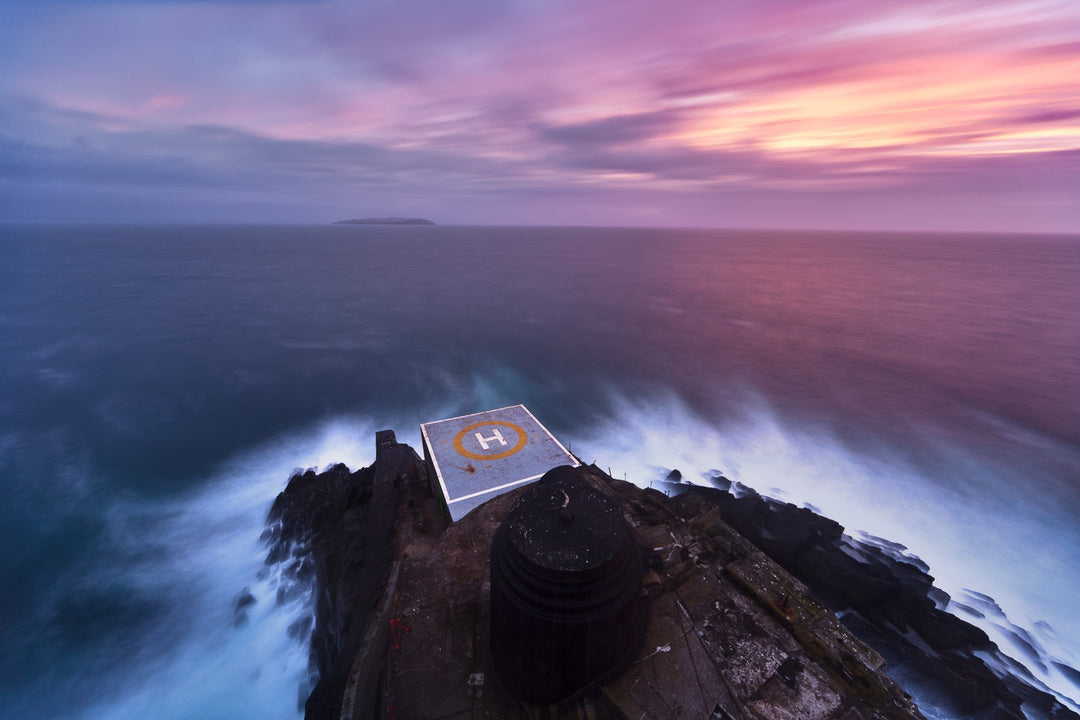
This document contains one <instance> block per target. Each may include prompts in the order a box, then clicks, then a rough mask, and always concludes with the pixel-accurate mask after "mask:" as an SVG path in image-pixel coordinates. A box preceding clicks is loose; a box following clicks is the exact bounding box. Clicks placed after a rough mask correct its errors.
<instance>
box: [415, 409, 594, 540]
mask: <svg viewBox="0 0 1080 720" xmlns="http://www.w3.org/2000/svg"><path fill="white" fill-rule="evenodd" d="M420 433H421V435H422V436H423V439H424V455H425V457H426V458H428V459H429V460H430V461H431V464H432V466H433V467H434V469H435V475H436V477H437V479H438V482H439V485H440V488H441V490H442V494H443V499H445V500H446V507H447V508H448V509H449V511H450V518H451V520H453V521H454V522H457V521H458V520H460V519H461V518H462V517H464V516H465V514H466V513H468V512H469V511H470V510H472V509H473V508H475V507H477V506H478V505H480V504H482V503H485V502H487V501H488V500H490V499H491V498H493V497H495V496H496V495H499V494H500V493H504V492H506V491H507V490H510V489H512V488H515V487H518V486H520V485H524V484H525V483H528V482H532V481H533V480H538V479H540V477H541V476H542V475H543V474H544V473H546V472H547V471H548V470H550V469H551V468H553V467H557V466H559V465H575V466H576V465H580V464H581V463H579V462H578V461H577V459H576V458H575V457H574V456H573V455H571V454H570V453H569V452H568V451H567V449H566V448H564V447H563V446H562V444H561V443H560V442H559V441H558V440H556V439H555V437H554V436H553V435H552V434H551V433H550V432H548V429H547V428H545V427H544V426H543V425H541V424H540V422H539V421H538V420H537V419H536V418H535V417H533V414H532V413H531V412H529V411H528V409H526V407H525V406H524V405H513V406H511V407H505V408H499V409H498V410H488V411H486V412H481V413H474V414H472V415H462V416H461V417H455V418H449V419H447V420H436V421H435V422H429V423H424V424H423V425H421V426H420Z"/></svg>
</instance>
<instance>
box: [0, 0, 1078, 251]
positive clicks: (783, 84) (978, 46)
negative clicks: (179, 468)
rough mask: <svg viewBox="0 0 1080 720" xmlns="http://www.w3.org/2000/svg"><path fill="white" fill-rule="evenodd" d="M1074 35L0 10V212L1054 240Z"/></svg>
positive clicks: (587, 4) (708, 10) (632, 19)
mask: <svg viewBox="0 0 1080 720" xmlns="http://www.w3.org/2000/svg"><path fill="white" fill-rule="evenodd" d="M1078 8H1080V6H1077V5H1076V4H1075V3H1071V2H1057V1H1052V0H1048V1H1042V0H1039V1H1007V0H1003V1H1000V2H992V3H978V4H976V3H974V2H964V1H959V0H958V1H955V2H910V3H883V4H872V5H868V4H866V3H858V2H844V1H840V2H832V3H821V4H817V3H815V4H806V5H794V6H793V5H791V4H789V3H782V2H767V3H749V2H747V3H741V2H740V3H723V4H696V5H694V6H687V7H685V8H679V9H673V8H671V7H670V6H667V5H664V4H662V3H658V2H652V1H646V0H633V1H631V2H621V3H615V2H610V1H608V0H583V1H581V2H568V1H565V2H564V1H563V0H536V1H534V2H522V3H505V2H503V3H496V2H494V1H493V0H467V1H465V2H460V3H452V4H448V5H447V6H437V5H435V4H433V3H428V2H421V1H419V0H408V1H405V2H389V1H377V2H366V3H360V4H357V3H350V2H339V1H336V0H326V1H324V2H306V1H303V0H293V1H278V2H259V1H257V0H251V1H247V2H241V1H238V0H234V1H231V2H230V1H227V0H220V1H218V2H184V1H182V0H177V1H175V2H170V3H150V2H132V1H129V2H110V1H108V0H99V1H91V0H85V1H82V2H76V1H75V0H46V1H45V2H41V3H29V2H26V3H23V2H11V1H10V0H8V1H7V2H2V1H0V62H3V64H4V66H5V67H6V68H11V69H13V70H11V71H6V72H5V73H4V74H3V75H2V77H0V203H3V205H0V212H2V214H3V215H4V216H7V217H10V218H12V219H37V220H41V219H68V220H93V219H110V220H120V219H125V218H124V217H123V216H124V214H125V212H126V210H125V209H124V208H126V207H128V206H130V205H131V204H133V203H134V204H137V205H138V206H139V207H140V208H142V210H141V211H140V212H143V213H145V214H146V218H145V219H178V218H175V217H171V215H175V214H177V213H180V214H184V215H186V216H189V217H193V218H204V219H208V220H210V219H230V220H245V219H252V220H256V219H259V217H260V216H262V213H263V212H265V211H267V210H270V211H271V214H272V215H274V217H275V219H279V220H296V221H322V220H329V219H333V218H334V217H336V216H337V215H341V214H346V215H351V214H355V213H358V212H365V211H366V212H369V213H375V214H384V213H386V212H390V211H395V212H396V211H400V212H409V213H414V214H415V213H420V214H424V213H426V214H433V215H437V216H439V217H440V218H441V219H444V220H445V221H447V222H462V223H469V222H489V221H490V222H523V223H530V222H536V221H538V218H543V219H544V221H545V222H562V223H587V224H591V223H598V222H599V223H617V224H622V223H627V222H630V223H632V224H633V223H638V222H657V221H658V218H657V214H656V208H663V207H665V206H667V207H669V208H670V209H669V211H667V212H664V211H661V212H660V220H662V219H663V218H664V217H665V216H667V217H669V219H670V220H671V221H673V222H680V223H689V224H706V225H710V224H718V225H751V226H754V225H761V224H763V223H764V224H768V223H776V222H780V223H781V224H783V225H785V226H792V227H801V226H822V225H824V226H828V227H866V225H867V223H866V221H865V219H861V218H859V216H858V214H857V213H856V214H852V213H851V212H849V210H850V198H849V197H848V196H846V195H845V193H847V192H850V191H853V190H858V191H859V192H862V193H864V196H863V197H861V200H860V202H863V203H869V205H875V204H880V203H884V204H886V205H888V206H889V207H901V206H902V207H904V208H907V209H908V210H909V211H915V210H919V213H918V216H919V217H920V218H921V220H920V223H921V225H920V227H919V228H913V229H966V228H967V229H978V228H980V227H983V226H984V225H986V224H987V223H989V225H990V226H992V227H994V228H1002V227H1004V228H1013V229H1031V230H1043V231H1059V232H1060V231H1066V232H1067V231H1078V230H1080V209H1078V207H1077V201H1076V200H1071V199H1069V197H1070V196H1080V192H1077V190H1080V187H1078V185H1080V181H1078V176H1080V170H1078V167H1080V82H1078V81H1077V78H1080V9H1078ZM1021 157H1022V158H1024V161H1023V163H1021V164H1017V162H1016V161H1015V159H1017V158H1021ZM943 163H944V165H943ZM989 176H992V177H996V178H999V179H1000V182H999V183H998V184H997V185H995V186H993V187H991V185H993V183H988V182H987V180H986V178H987V177H989ZM255 178H257V181H258V182H257V185H258V188H256V187H254V186H253V184H252V183H253V180H254V179H255ZM583 187H587V188H589V190H588V192H585V191H583V190H582V188H583ZM214 188H217V190H218V191H219V192H218V194H217V195H216V197H215V200H214V202H213V203H212V204H211V205H207V203H206V197H207V194H208V192H210V191H213V190H214ZM359 188H362V189H363V194H362V195H357V192H358V189H359ZM1070 191H1072V192H1070ZM792 192H795V193H807V192H814V193H815V201H814V207H815V208H816V209H815V211H814V213H812V214H807V213H806V212H804V211H802V210H800V209H799V208H800V207H802V205H804V204H805V203H804V202H803V200H801V199H800V198H799V197H795V196H791V195H789V194H788V193H792ZM866 192H870V193H871V194H870V195H865V193H866ZM628 193H629V194H628ZM211 194H212V193H211ZM736 196H738V197H741V198H744V199H745V198H746V197H748V196H753V197H754V198H756V200H757V201H758V204H759V205H760V204H767V205H769V206H770V207H775V208H778V209H779V210H780V212H770V213H768V214H767V217H766V216H763V215H760V214H755V213H752V212H750V211H748V210H746V209H745V208H746V207H747V204H746V203H745V202H742V201H740V200H738V199H737V197H736ZM926 196H929V197H932V198H934V201H933V203H932V205H933V206H934V209H933V211H932V212H931V211H930V208H929V206H927V205H924V204H923V203H924V198H925V197H926ZM166 197H167V198H168V201H167V202H165V200H164V198H166ZM946 197H953V199H954V201H955V202H954V203H952V204H948V203H946V204H942V202H941V201H942V200H943V199H944V198H946ZM125 198H126V199H125ZM620 198H621V199H620ZM1033 200H1037V201H1039V202H1040V203H1042V204H1043V205H1044V206H1045V207H1047V208H1049V209H1048V210H1047V211H1046V212H1045V213H1044V214H1042V215H1040V216H1038V217H1036V216H1033V215H1032V214H1031V212H1030V210H1028V209H1025V210H1024V211H1023V212H1022V213H1012V214H1010V211H1009V209H1008V208H1010V207H1013V208H1015V207H1024V208H1030V203H1031V202H1032V201H1033ZM643 201H645V202H643ZM230 203H232V208H233V209H232V210H227V208H228V207H229V205H230ZM601 205H602V206H603V207H604V208H607V209H606V210H604V211H603V212H600V211H599V210H598V209H597V208H599V207H600V206H601ZM646 205H647V206H649V207H650V208H651V209H650V210H649V212H648V213H645V212H644V211H642V216H641V217H640V218H636V217H635V215H634V213H635V212H637V211H636V210H635V208H638V207H645V206H646ZM76 206H78V207H84V208H86V209H84V210H82V211H78V212H76V211H74V210H72V208H74V207H76ZM620 206H624V207H625V210H621V209H619V208H620ZM57 207H63V208H67V209H66V210H65V211H64V212H58V211H57V210H56V208H57ZM89 208H96V210H94V211H92V212H91V211H90V210H89ZM154 208H156V209H154ZM987 208H989V213H990V215H987ZM556 212H557V215H555V214H553V213H556ZM909 214H912V213H909ZM54 215H55V217H54ZM249 216H250V217H249ZM990 216H993V219H992V220H990V219H989V218H990ZM875 217H879V216H877V215H875ZM129 219H138V218H129ZM882 222H883V223H884V226H889V224H890V223H889V221H887V220H884V221H882Z"/></svg>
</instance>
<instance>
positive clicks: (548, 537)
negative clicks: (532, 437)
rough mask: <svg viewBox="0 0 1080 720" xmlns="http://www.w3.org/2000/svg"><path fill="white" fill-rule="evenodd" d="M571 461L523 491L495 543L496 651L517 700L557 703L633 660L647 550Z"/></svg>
mask: <svg viewBox="0 0 1080 720" xmlns="http://www.w3.org/2000/svg"><path fill="white" fill-rule="evenodd" d="M582 472H583V471H582V469H581V468H572V467H570V466H568V465H564V466H561V467H557V468H555V469H554V470H551V471H549V472H548V473H547V474H546V475H544V477H543V478H541V479H540V480H539V481H538V482H537V483H536V484H534V485H532V486H531V487H530V488H529V490H528V491H527V492H526V493H525V495H524V496H522V497H521V498H520V499H519V500H518V501H517V502H516V503H515V504H514V506H513V508H512V509H511V510H510V514H509V517H508V518H507V520H506V522H504V523H503V524H502V525H501V526H500V527H499V529H498V530H497V531H496V533H495V538H494V540H493V541H492V545H491V650H492V658H493V661H494V664H495V671H496V673H497V675H498V677H499V680H500V681H501V683H502V685H503V687H504V688H505V689H506V690H507V691H508V692H509V693H510V694H511V695H513V696H514V697H516V698H518V699H520V700H523V701H525V702H528V703H532V704H536V705H550V704H554V703H557V702H559V701H561V700H564V699H566V698H567V697H569V696H571V695H573V694H574V693H576V692H578V691H579V690H582V689H583V688H585V687H586V686H587V685H589V684H590V683H592V682H593V681H595V680H597V679H601V678H605V677H612V676H614V675H615V674H616V673H617V672H619V671H621V670H622V669H624V668H625V666H626V665H627V664H628V663H629V662H630V661H631V660H632V658H633V657H634V654H635V653H636V651H637V649H638V647H639V646H640V644H641V638H642V635H643V632H644V611H645V606H644V601H643V599H642V597H641V576H642V568H643V563H642V555H641V550H640V548H639V547H638V545H637V543H636V542H635V541H634V537H633V535H632V533H631V532H630V530H629V529H628V528H627V526H626V522H625V520H624V519H623V516H622V512H621V511H620V510H619V508H618V506H617V505H616V504H615V503H614V502H613V501H612V500H611V499H610V498H608V497H607V496H606V495H604V494H603V493H601V492H600V491H599V490H596V489H595V488H593V487H592V486H591V485H589V484H588V483H587V482H586V481H585V480H583V479H582V477H581V476H582Z"/></svg>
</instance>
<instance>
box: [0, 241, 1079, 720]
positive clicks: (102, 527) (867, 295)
mask: <svg viewBox="0 0 1080 720" xmlns="http://www.w3.org/2000/svg"><path fill="white" fill-rule="evenodd" d="M517 403H524V404H526V405H527V406H528V407H529V408H530V409H531V410H532V411H533V413H534V414H535V415H536V416H537V417H538V418H539V419H540V420H541V422H543V423H544V424H545V425H546V426H547V427H549V428H550V429H551V430H552V431H553V432H554V433H555V435H556V436H557V437H558V438H559V439H560V440H561V441H562V442H563V443H564V444H566V445H568V446H570V448H571V449H572V450H573V452H575V453H576V454H578V455H579V456H581V457H582V458H583V459H584V460H585V461H586V462H593V461H595V462H596V463H597V464H598V465H600V466H601V467H603V468H604V469H610V472H611V473H612V474H613V475H614V476H616V477H619V478H623V477H625V478H626V479H628V480H631V481H633V482H636V483H638V484H640V485H643V486H648V485H649V484H650V483H653V482H656V481H658V480H660V479H662V478H663V477H664V476H665V475H666V473H667V472H668V471H669V470H670V469H674V468H678V469H679V470H680V471H681V472H682V473H683V476H684V477H686V478H688V479H691V480H695V481H701V482H706V477H707V475H708V474H709V473H710V472H712V471H717V470H719V471H722V472H723V473H724V474H726V475H727V476H728V477H730V478H732V479H736V480H739V481H741V482H743V483H745V484H747V485H750V486H752V487H754V488H756V489H758V490H759V491H761V492H763V493H765V494H768V495H772V496H774V497H778V498H781V499H784V500H788V501H791V502H795V503H796V504H800V505H803V504H806V505H810V506H812V507H815V508H817V509H819V510H820V511H821V512H822V513H824V514H825V515H828V516H830V517H833V518H835V519H837V520H838V521H840V522H841V523H842V524H844V525H845V526H846V528H847V531H848V533H849V534H852V535H854V536H859V534H860V533H869V534H872V535H874V536H878V537H882V538H886V539H888V540H890V541H894V542H897V543H901V544H903V545H905V546H906V547H907V552H908V553H909V554H911V555H914V556H918V557H919V558H921V559H922V560H924V561H925V562H927V563H928V564H929V566H930V571H931V573H932V574H933V575H934V577H935V578H936V584H937V585H938V586H939V587H941V588H943V589H944V590H946V591H947V592H949V593H950V594H951V595H952V596H953V598H954V600H955V601H956V602H955V603H954V604H953V605H952V606H950V609H951V610H953V611H954V612H956V613H957V614H958V615H960V616H961V617H964V618H965V619H968V620H972V621H975V622H977V623H978V624H979V625H980V626H981V627H983V628H984V629H986V630H987V631H988V632H989V633H990V634H991V637H992V638H993V639H994V640H995V641H997V642H998V643H999V645H1000V646H1001V648H1002V650H1004V651H1005V652H1006V653H1008V654H1009V655H1011V656H1012V657H1014V658H1015V659H1016V660H1018V661H1020V662H1022V663H1024V664H1025V665H1026V666H1027V667H1028V668H1029V669H1030V670H1031V672H1032V673H1033V676H1034V677H1035V678H1036V681H1037V682H1041V683H1045V684H1046V686H1047V687H1049V688H1051V689H1052V690H1054V691H1055V692H1056V693H1058V694H1059V696H1060V697H1063V698H1065V699H1066V700H1067V701H1069V702H1070V703H1071V704H1072V706H1073V707H1074V708H1075V707H1076V701H1077V699H1078V698H1080V687H1078V685H1077V676H1076V674H1075V673H1070V672H1069V671H1068V667H1073V668H1075V667H1077V666H1078V664H1080V657H1078V652H1077V649H1078V648H1080V614H1078V613H1077V612H1076V610H1075V608H1076V607H1077V598H1078V597H1080V571H1078V569H1077V568H1078V562H1077V561H1078V559H1080V523H1077V522H1076V518H1077V517H1080V238H1075V237H1047V236H1043V237H1039V236H1004V235H1000V236H998V235H910V234H853V233H829V232H806V233H790V232H783V233H781V232H764V231H712V230H708V231H706V230H671V229H619V228H493V227H473V228H467V227H357V226H327V227H281V226H268V227H258V226H250V227H247V226H239V227H199V226H185V227H166V226H138V227H80V226H26V227H16V226H0V483H2V485H0V491H2V493H3V495H2V498H3V502H2V503H0V543H2V547H3V555H2V557H0V588H2V589H0V618H2V624H0V647H2V648H3V653H2V655H0V707H3V708H4V712H3V715H4V717H11V718H95V719H96V718H103V719H111V718H143V717H154V718H163V719H165V720H169V719H178V718H192V719H194V718H200V719H201V718H223V719H225V718H295V717H297V716H298V715H299V713H300V710H299V707H300V705H301V703H302V701H303V698H304V697H305V695H306V692H307V687H308V686H307V684H306V683H307V677H308V668H307V647H306V644H305V643H306V639H307V638H306V634H305V631H304V628H306V627H307V626H306V625H305V624H304V622H305V620H306V619H310V615H311V603H310V598H309V592H310V589H309V588H308V589H305V588H299V589H297V588H295V587H292V588H289V587H285V586H284V585H283V584H282V583H281V582H280V579H279V578H277V577H276V575H275V573H274V571H273V568H268V567H267V566H265V565H264V564H263V558H264V557H265V553H266V548H265V547H263V546H262V545H261V544H260V541H259V535H260V533H261V531H262V529H263V523H264V520H265V517H266V513H267V511H268V510H269V507H270V504H271V503H272V502H273V499H274V497H275V496H276V494H277V493H278V492H280V490H281V489H282V488H283V487H284V486H285V483H286V482H287V480H288V477H289V474H290V473H291V472H292V471H293V470H294V469H296V468H307V467H314V468H317V469H321V468H324V467H326V466H327V465H330V464H332V463H334V462H339V461H340V462H344V463H346V464H347V465H349V466H350V467H352V468H354V469H355V468H358V467H360V466H363V465H365V464H368V463H370V462H371V460H372V459H373V458H374V432H375V431H376V430H380V429H384V428H390V429H393V430H395V431H397V434H398V438H399V439H400V440H402V441H405V442H409V443H411V444H412V445H413V446H414V447H419V443H418V427H419V424H420V423H421V422H425V421H429V420H435V419H439V418H443V417H449V416H452V415H459V414H464V413H469V412H475V411H479V410H485V409H490V408H494V407H501V406H505V405H511V404H517ZM245 588H246V589H247V590H248V591H249V592H250V593H251V594H252V595H253V596H254V597H255V600H256V602H255V604H254V605H252V606H251V607H249V608H247V609H246V610H245V612H244V614H243V617H239V616H238V615H237V613H236V612H235V604H236V599H237V597H238V596H239V594H240V593H241V592H242V591H243V590H244V589H245ZM965 608H972V609H976V610H978V611H979V612H978V614H977V615H976V614H973V613H972V612H970V611H969V610H966V609H965ZM979 615H981V617H978V616H979ZM297 628H300V630H297ZM1055 663H1056V664H1055Z"/></svg>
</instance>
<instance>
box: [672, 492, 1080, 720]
mask: <svg viewBox="0 0 1080 720" xmlns="http://www.w3.org/2000/svg"><path fill="white" fill-rule="evenodd" d="M693 494H697V495H699V496H700V497H702V498H703V499H705V500H707V501H708V502H709V503H711V504H712V505H713V506H715V507H717V508H718V509H719V510H720V514H721V517H722V518H723V521H724V522H726V523H727V524H729V525H731V526H732V527H734V528H735V529H736V530H737V531H738V532H739V533H740V534H741V535H742V536H743V537H745V538H746V539H747V540H749V541H750V542H751V543H753V544H754V545H756V546H757V547H758V548H760V549H761V550H762V552H764V553H765V554H766V555H768V556H769V557H771V558H773V559H774V560H776V561H777V562H778V563H779V564H780V565H782V566H783V567H784V568H785V569H786V570H788V571H789V572H790V573H791V574H792V575H794V576H795V577H797V578H798V579H800V580H802V581H803V582H804V583H806V584H807V586H809V588H810V590H811V592H813V593H814V595H816V596H817V598H818V599H819V600H820V601H821V602H823V603H824V604H826V605H827V606H828V607H830V608H831V609H832V610H833V611H835V612H837V613H839V614H840V615H842V617H843V622H844V624H845V625H846V626H847V627H849V628H850V629H851V630H852V631H853V632H855V633H856V634H857V635H858V636H859V637H860V638H861V639H863V640H864V641H865V642H867V643H868V644H869V645H870V646H871V647H873V648H874V649H875V650H877V651H878V652H880V653H881V654H882V655H883V656H884V657H885V658H886V659H887V660H888V662H889V664H890V666H893V667H897V668H898V669H899V670H900V671H901V673H902V674H903V676H904V677H905V680H906V681H907V682H908V683H909V684H910V685H911V686H915V687H918V688H919V689H920V692H922V693H924V695H925V697H926V698H927V699H929V700H930V701H932V702H933V703H934V704H935V705H937V706H939V707H942V708H946V709H947V710H948V711H949V712H950V713H953V714H955V715H956V716H958V717H965V718H971V719H972V720H976V719H977V720H998V719H999V718H1001V719H1005V718H1009V719H1010V720H1025V719H1026V718H1028V717H1029V716H1030V717H1046V718H1065V717H1071V718H1077V717H1078V716H1077V715H1076V714H1075V713H1073V712H1071V711H1070V710H1069V709H1068V708H1066V707H1064V706H1063V705H1062V704H1061V703H1060V702H1059V701H1058V700H1057V699H1056V698H1054V697H1053V696H1051V695H1050V694H1048V693H1045V692H1043V691H1042V690H1039V689H1037V688H1036V687H1033V686H1032V685H1029V684H1026V683H1024V682H1022V681H1020V680H1019V679H1018V678H1017V677H1016V676H1015V675H1012V676H1008V677H1005V678H1000V677H998V675H997V674H996V673H995V672H994V671H993V670H991V669H990V668H989V667H988V666H987V664H986V663H985V662H983V660H981V659H980V658H979V657H978V655H977V654H976V653H981V654H985V655H989V656H995V657H996V658H997V659H998V660H999V661H1000V662H1002V663H1004V664H1008V659H1007V658H1005V656H1003V655H1001V653H1000V652H999V651H998V649H997V647H996V646H995V645H994V644H993V643H992V642H991V641H990V639H989V638H988V637H987V635H986V633H984V632H983V631H982V630H980V629H979V628H977V627H975V626H973V625H971V624H969V623H966V622H964V621H963V620H961V619H960V618H957V617H956V616H954V615H951V614H950V613H948V612H945V611H944V610H942V609H940V608H941V607H943V606H944V604H945V603H946V602H947V601H948V596H947V595H946V594H945V593H943V592H941V591H940V590H938V589H936V588H935V587H934V585H933V580H934V579H933V577H931V576H930V575H929V573H928V567H927V566H926V564H925V563H923V562H922V561H921V560H919V559H918V558H911V557H909V556H906V555H905V554H904V553H905V551H906V548H904V547H903V546H901V545H898V544H896V543H892V542H889V541H887V540H883V539H881V538H875V537H873V536H867V537H866V539H865V541H860V540H857V539H854V538H851V537H847V536H845V535H844V529H843V527H842V526H841V525H839V524H838V523H836V522H834V521H833V520H830V519H828V518H824V517H821V516H820V515H817V514H815V513H814V512H812V511H811V510H809V509H807V508H796V507H795V506H794V505H790V504H787V503H781V502H777V501H774V500H770V499H768V498H763V497H761V496H760V495H758V494H757V493H756V492H754V491H753V490H752V489H751V488H748V487H746V486H744V485H742V484H740V483H736V484H735V485H733V486H732V488H731V492H722V491H720V490H716V489H712V488H695V489H694V491H693ZM970 595H971V602H972V603H973V604H976V605H977V606H978V608H977V609H976V608H974V607H971V608H969V607H965V606H961V607H964V608H965V610H967V611H968V612H969V613H970V614H972V615H975V616H978V617H981V616H983V615H984V614H987V613H993V614H996V615H1001V616H1002V617H1003V613H1001V610H1000V608H998V607H997V604H996V603H995V602H994V600H993V599H992V598H990V597H987V596H985V595H980V594H978V593H970ZM1015 640H1016V641H1017V643H1018V644H1019V645H1020V646H1021V647H1025V648H1027V649H1028V651H1029V653H1030V654H1032V656H1033V657H1034V656H1037V655H1038V651H1037V649H1036V648H1035V646H1034V642H1033V641H1032V640H1031V638H1030V636H1027V635H1026V634H1022V631H1019V630H1018V629H1017V632H1016V633H1015ZM1073 672H1076V671H1073ZM1025 673H1026V670H1025V671H1021V669H1018V670H1017V674H1019V675H1023V674H1025ZM1021 705H1023V707H1024V710H1021ZM1025 710H1026V711H1027V713H1028V714H1027V715H1025Z"/></svg>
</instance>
